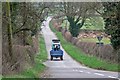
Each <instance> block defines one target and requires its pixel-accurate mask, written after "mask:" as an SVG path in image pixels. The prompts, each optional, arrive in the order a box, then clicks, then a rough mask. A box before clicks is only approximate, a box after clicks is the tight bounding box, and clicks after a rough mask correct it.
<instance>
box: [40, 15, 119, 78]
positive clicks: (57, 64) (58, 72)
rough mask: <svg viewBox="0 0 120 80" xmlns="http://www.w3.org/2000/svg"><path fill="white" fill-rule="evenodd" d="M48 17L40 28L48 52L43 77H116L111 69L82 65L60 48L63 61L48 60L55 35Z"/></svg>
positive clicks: (116, 74) (115, 73)
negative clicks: (62, 53) (105, 69)
mask: <svg viewBox="0 0 120 80" xmlns="http://www.w3.org/2000/svg"><path fill="white" fill-rule="evenodd" d="M50 20H51V18H50V17H48V18H47V20H46V21H45V22H44V27H43V28H42V34H43V36H44V39H45V43H46V49H47V52H48V61H46V62H45V63H44V64H45V65H46V66H47V67H48V69H47V70H46V71H45V72H44V74H43V76H42V77H43V78H111V79H114V78H118V73H117V72H111V71H102V70H95V69H91V68H88V67H86V66H84V65H81V64H80V63H78V62H76V61H75V60H73V59H72V58H71V57H70V56H69V55H68V54H67V53H66V52H65V51H64V49H63V48H62V46H61V49H62V50H63V51H64V57H63V59H64V60H63V61H61V60H60V59H59V58H58V59H56V58H54V60H53V61H51V60H50V54H49V51H50V50H51V43H52V42H51V41H52V39H56V38H57V37H56V35H55V34H54V33H53V32H52V31H51V30H50V28H49V21H50Z"/></svg>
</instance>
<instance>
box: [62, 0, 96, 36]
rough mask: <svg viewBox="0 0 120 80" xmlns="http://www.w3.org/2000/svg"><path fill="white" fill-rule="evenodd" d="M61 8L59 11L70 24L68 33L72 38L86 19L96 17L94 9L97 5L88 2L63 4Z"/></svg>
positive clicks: (77, 33) (76, 34)
mask: <svg viewBox="0 0 120 80" xmlns="http://www.w3.org/2000/svg"><path fill="white" fill-rule="evenodd" d="M63 6H64V7H63V9H62V8H61V9H62V10H61V11H62V12H63V13H64V14H65V16H66V17H67V20H68V22H69V23H70V27H69V31H70V32H71V34H72V36H73V37H77V36H78V35H79V31H80V28H81V27H82V26H83V25H84V23H85V20H86V18H88V17H90V16H94V15H96V14H95V10H94V8H96V7H97V6H98V5H96V3H90V2H64V3H63Z"/></svg>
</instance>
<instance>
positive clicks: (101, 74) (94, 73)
mask: <svg viewBox="0 0 120 80" xmlns="http://www.w3.org/2000/svg"><path fill="white" fill-rule="evenodd" d="M94 74H96V75H99V76H105V75H104V74H100V73H94Z"/></svg>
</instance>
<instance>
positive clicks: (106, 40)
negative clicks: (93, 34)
mask: <svg viewBox="0 0 120 80" xmlns="http://www.w3.org/2000/svg"><path fill="white" fill-rule="evenodd" d="M80 41H82V42H95V43H96V42H99V41H98V39H97V38H80ZM101 42H103V43H104V44H110V43H111V42H110V39H109V38H103V39H102V40H101Z"/></svg>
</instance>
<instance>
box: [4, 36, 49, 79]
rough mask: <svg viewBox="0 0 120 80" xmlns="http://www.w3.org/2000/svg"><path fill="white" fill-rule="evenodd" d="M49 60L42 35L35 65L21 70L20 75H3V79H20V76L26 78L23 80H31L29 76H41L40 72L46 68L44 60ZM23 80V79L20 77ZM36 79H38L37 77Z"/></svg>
mask: <svg viewBox="0 0 120 80" xmlns="http://www.w3.org/2000/svg"><path fill="white" fill-rule="evenodd" d="M46 60H47V51H46V47H45V42H44V38H43V37H42V36H40V38H39V53H38V54H36V56H35V65H34V66H33V67H29V68H28V69H27V70H25V71H23V72H21V73H20V74H18V75H13V76H11V75H10V76H7V77H3V79H2V80H19V79H20V78H24V79H23V80H29V78H33V79H32V80H34V78H39V77H40V74H41V73H42V72H43V71H44V70H45V68H46V67H45V65H43V62H44V61H46ZM20 80H21V79H20ZM35 80H36V79H35Z"/></svg>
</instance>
